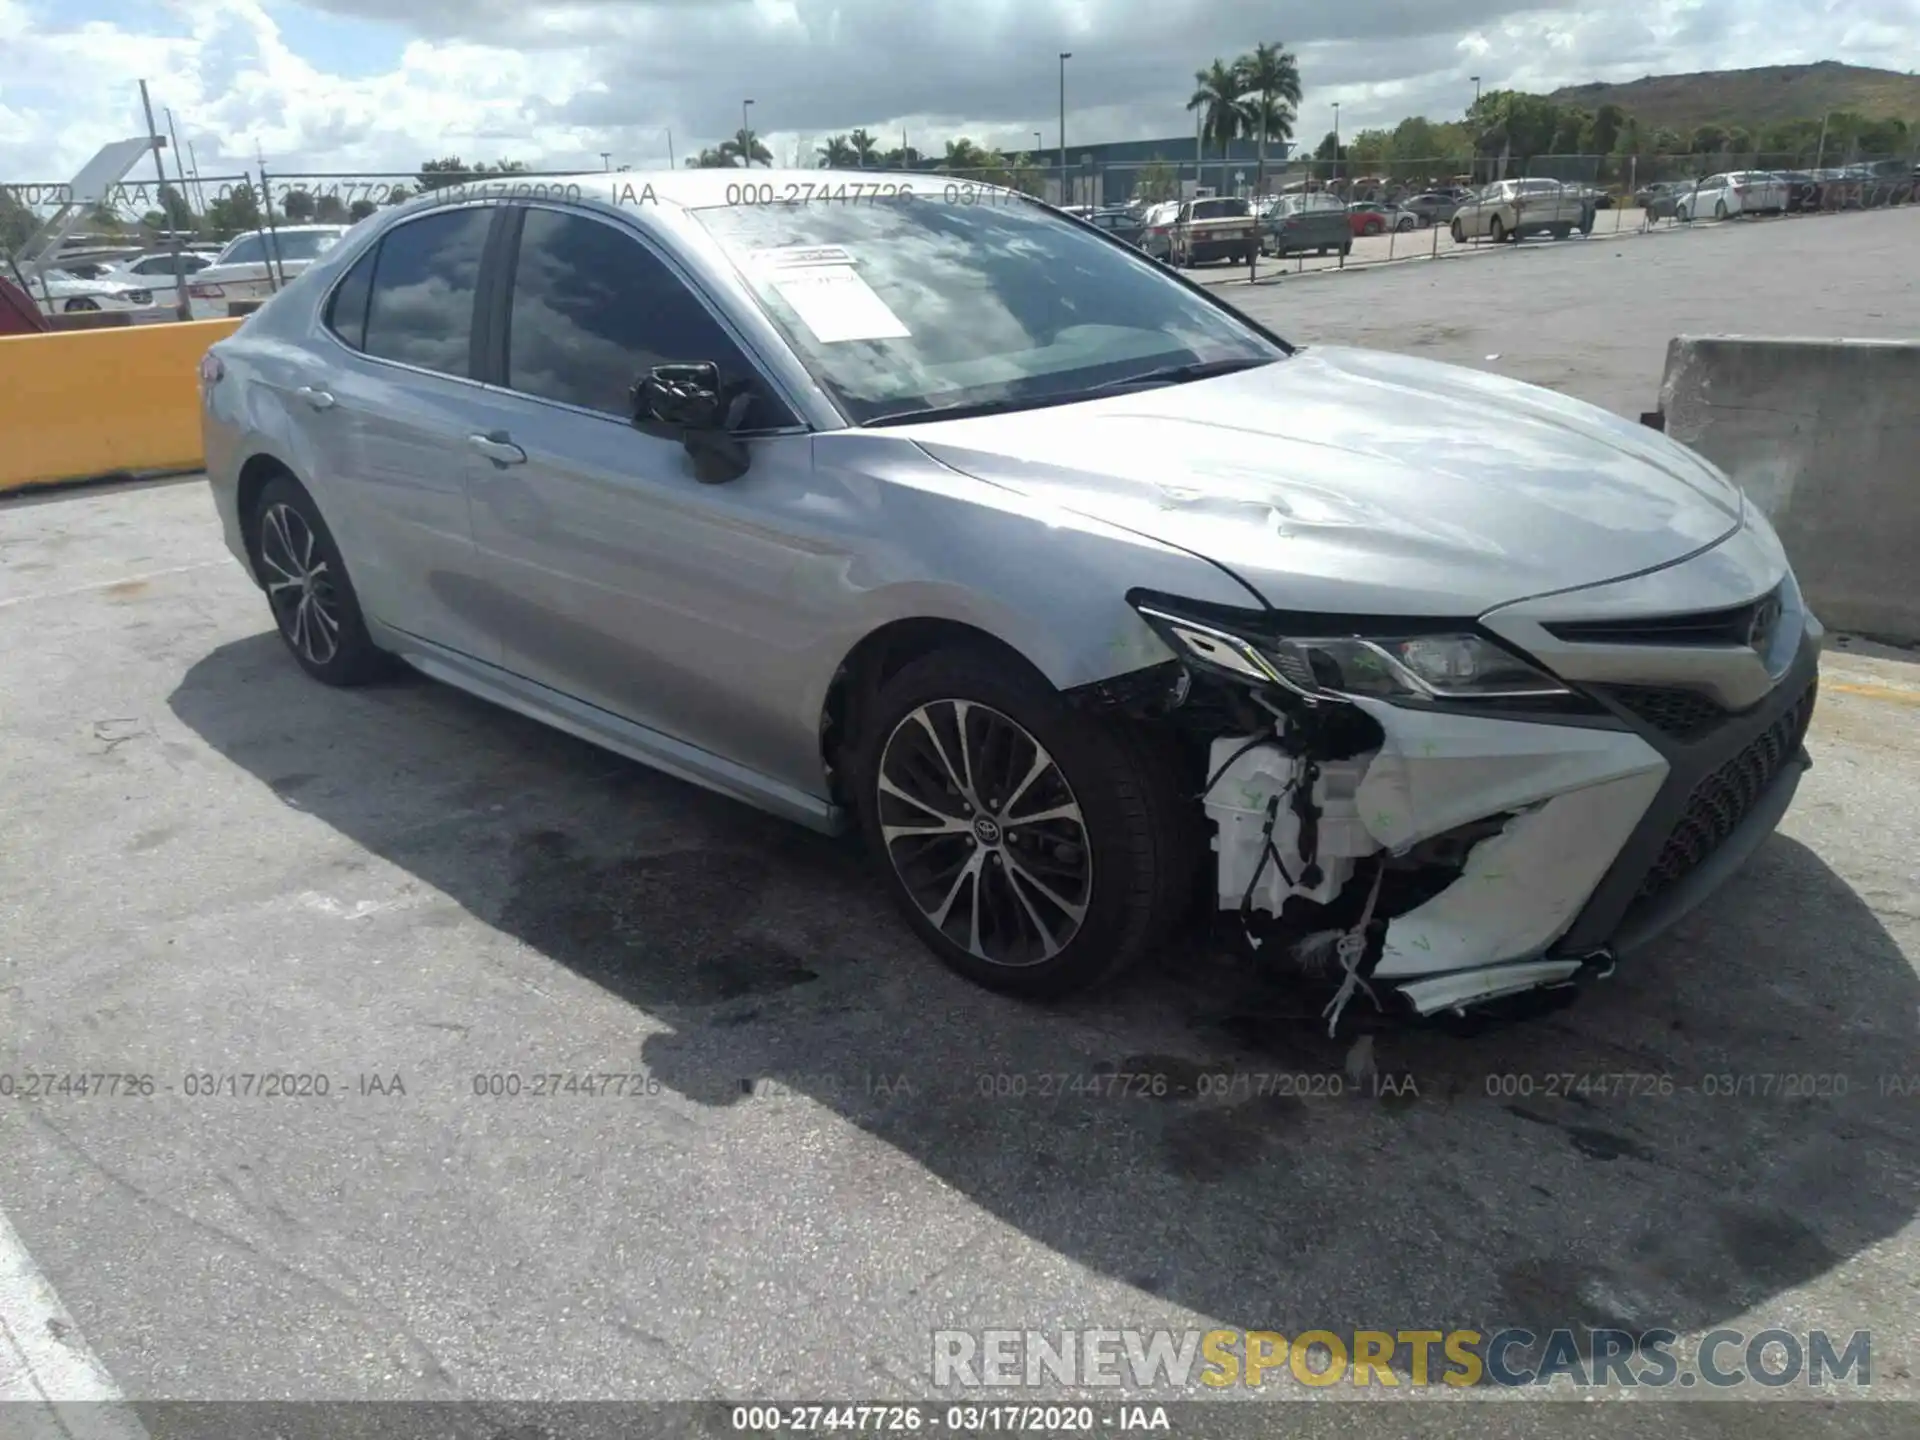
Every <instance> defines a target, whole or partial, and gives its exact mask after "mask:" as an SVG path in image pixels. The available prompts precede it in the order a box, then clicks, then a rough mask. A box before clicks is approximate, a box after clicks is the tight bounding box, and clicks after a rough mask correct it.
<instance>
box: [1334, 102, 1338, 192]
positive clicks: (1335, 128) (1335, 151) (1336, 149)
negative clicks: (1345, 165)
mask: <svg viewBox="0 0 1920 1440" xmlns="http://www.w3.org/2000/svg"><path fill="white" fill-rule="evenodd" d="M1333 178H1334V179H1336V180H1338V179H1339V178H1340V102H1339V101H1338V100H1336V101H1334V102H1333Z"/></svg>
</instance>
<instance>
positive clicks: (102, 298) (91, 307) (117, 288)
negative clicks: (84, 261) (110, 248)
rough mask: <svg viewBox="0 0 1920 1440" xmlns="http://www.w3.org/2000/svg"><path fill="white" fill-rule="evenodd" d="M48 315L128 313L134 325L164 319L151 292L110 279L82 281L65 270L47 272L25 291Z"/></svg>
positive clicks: (163, 308) (160, 307)
mask: <svg viewBox="0 0 1920 1440" xmlns="http://www.w3.org/2000/svg"><path fill="white" fill-rule="evenodd" d="M27 288H28V289H29V290H30V291H31V292H32V294H33V298H34V300H35V302H36V303H38V305H39V306H40V309H41V310H42V311H43V312H44V313H46V314H48V315H79V314H85V313H87V312H90V311H97V310H130V311H132V312H133V318H134V322H135V323H136V324H140V323H145V322H148V321H155V320H165V319H166V318H168V311H167V308H166V307H165V306H164V305H162V304H160V303H158V302H157V301H156V300H155V298H154V294H153V291H152V290H151V289H148V288H146V287H144V286H138V285H132V284H128V283H127V282H125V281H123V280H116V279H111V278H105V279H99V280H82V279H81V278H80V277H79V276H78V275H70V274H68V273H67V272H66V271H65V270H48V271H46V272H45V273H44V274H43V275H41V276H40V277H39V278H38V279H36V280H34V281H33V283H32V284H31V285H29V286H28V287H27Z"/></svg>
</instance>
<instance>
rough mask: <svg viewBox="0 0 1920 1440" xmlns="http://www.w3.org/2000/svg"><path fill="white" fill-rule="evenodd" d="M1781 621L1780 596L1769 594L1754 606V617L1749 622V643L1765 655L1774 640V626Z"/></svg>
mask: <svg viewBox="0 0 1920 1440" xmlns="http://www.w3.org/2000/svg"><path fill="white" fill-rule="evenodd" d="M1779 623H1780V597H1779V596H1777V595H1769V596H1767V598H1766V599H1764V600H1762V601H1761V602H1760V603H1759V604H1757V605H1755V606H1754V607H1753V618H1752V619H1751V620H1749V621H1748V622H1747V644H1748V645H1749V646H1751V647H1752V648H1753V649H1754V650H1756V651H1758V652H1759V653H1760V654H1762V655H1765V654H1766V653H1767V649H1768V647H1769V646H1770V645H1771V644H1772V642H1773V627H1774V626H1775V625H1778V624H1779Z"/></svg>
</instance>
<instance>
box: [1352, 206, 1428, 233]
mask: <svg viewBox="0 0 1920 1440" xmlns="http://www.w3.org/2000/svg"><path fill="white" fill-rule="evenodd" d="M1347 223H1348V225H1349V227H1350V228H1351V229H1352V231H1353V233H1354V234H1355V235H1384V234H1386V232H1387V231H1389V230H1414V229H1418V228H1419V225H1420V217H1419V216H1417V215H1415V214H1414V213H1413V212H1412V211H1411V210H1402V209H1401V208H1400V207H1399V206H1398V205H1389V204H1387V203H1385V202H1384V201H1380V200H1356V201H1354V202H1353V204H1351V205H1349V206H1347Z"/></svg>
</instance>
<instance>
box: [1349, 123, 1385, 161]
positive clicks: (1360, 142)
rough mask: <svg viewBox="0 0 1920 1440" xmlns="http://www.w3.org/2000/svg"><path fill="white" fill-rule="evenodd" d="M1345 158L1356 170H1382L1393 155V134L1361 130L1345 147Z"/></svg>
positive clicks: (1383, 131) (1382, 131)
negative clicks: (1351, 162)
mask: <svg viewBox="0 0 1920 1440" xmlns="http://www.w3.org/2000/svg"><path fill="white" fill-rule="evenodd" d="M1346 150H1347V157H1348V158H1349V159H1351V160H1352V161H1353V164H1354V168H1355V169H1357V170H1366V171H1374V170H1384V169H1385V168H1386V165H1387V162H1388V160H1389V159H1391V158H1392V155H1393V133H1392V132H1391V131H1388V130H1362V131H1360V132H1359V133H1358V134H1356V135H1355V136H1354V137H1353V138H1352V139H1351V140H1349V141H1347V145H1346Z"/></svg>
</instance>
